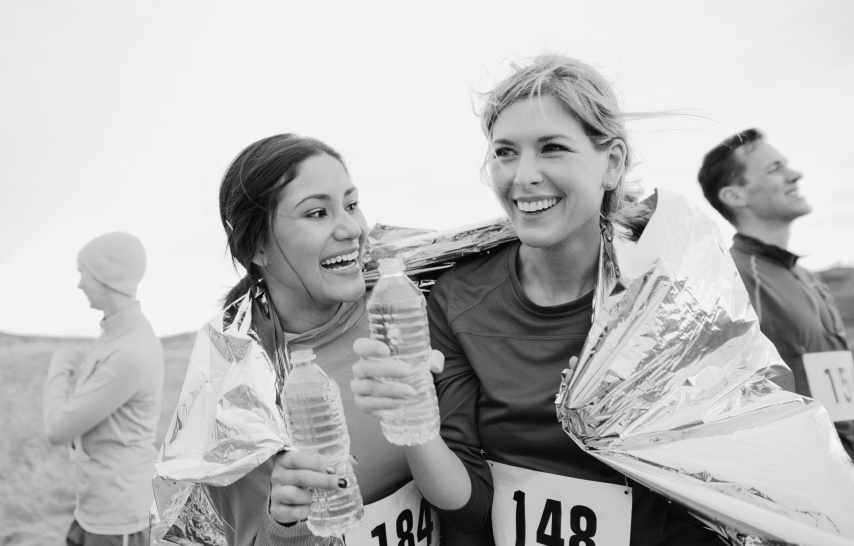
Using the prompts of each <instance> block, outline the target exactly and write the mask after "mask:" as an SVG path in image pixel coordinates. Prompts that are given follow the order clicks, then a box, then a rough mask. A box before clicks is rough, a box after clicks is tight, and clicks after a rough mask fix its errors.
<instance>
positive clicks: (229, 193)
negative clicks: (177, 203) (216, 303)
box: [219, 133, 347, 307]
mask: <svg viewBox="0 0 854 546" xmlns="http://www.w3.org/2000/svg"><path fill="white" fill-rule="evenodd" d="M321 154H327V155H330V156H332V157H334V158H335V159H337V160H338V161H340V162H341V165H343V166H344V169H345V170H346V169H347V166H346V165H345V164H344V159H343V158H342V157H341V155H340V154H339V153H338V152H336V151H335V150H333V149H332V148H331V147H329V146H327V145H326V144H324V143H323V142H321V141H319V140H316V139H313V138H308V137H303V136H299V135H295V134H292V133H286V134H282V135H274V136H271V137H267V138H264V139H261V140H259V141H258V142H255V143H253V144H250V145H249V146H247V147H246V148H245V149H244V150H243V151H242V152H240V153H239V154H238V155H237V157H235V158H234V161H232V162H231V165H229V166H228V169H226V171H225V174H224V175H223V177H222V183H221V184H220V187H219V215H220V218H221V220H222V226H223V228H224V229H225V233H226V235H227V236H228V250H229V252H230V253H231V260H232V262H233V263H234V264H235V267H236V266H237V264H240V265H241V266H243V268H244V269H245V270H246V275H245V276H244V277H243V278H242V279H240V281H239V282H238V283H237V284H236V285H235V286H234V287H233V288H232V289H231V290H229V291H228V294H226V295H225V297H224V298H223V300H222V303H223V307H227V306H228V305H229V304H231V303H232V302H234V301H235V300H237V299H238V298H240V297H241V296H243V294H245V293H246V291H247V290H249V288H250V287H251V286H253V285H255V284H258V283H259V282H260V281H261V280H262V279H261V272H260V270H259V269H258V266H256V265H255V264H254V263H252V259H253V258H254V257H255V255H256V254H257V253H258V251H259V250H260V248H261V246H262V245H263V244H264V243H265V242H266V241H267V239H268V238H269V237H270V228H271V226H272V219H273V214H274V213H275V212H276V207H277V206H278V203H279V195H280V193H281V191H282V189H283V188H284V187H285V186H286V185H287V184H289V183H290V182H291V181H292V180H293V179H294V178H296V177H297V176H298V175H299V168H300V166H301V165H302V163H303V162H304V161H305V160H306V159H309V158H311V157H314V156H317V155H321Z"/></svg>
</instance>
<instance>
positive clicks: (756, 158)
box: [735, 140, 812, 222]
mask: <svg viewBox="0 0 854 546" xmlns="http://www.w3.org/2000/svg"><path fill="white" fill-rule="evenodd" d="M735 155H736V157H737V158H738V160H739V161H741V162H742V163H743V165H744V174H743V176H742V179H743V181H744V185H743V186H741V189H742V191H743V195H744V205H745V207H746V208H748V209H749V210H750V212H751V213H752V214H753V215H754V216H756V217H757V218H759V219H761V220H765V221H770V222H791V221H792V220H794V219H795V218H798V217H800V216H803V215H805V214H809V213H810V212H812V206H811V205H810V204H809V203H807V201H806V199H805V198H804V197H803V196H802V195H801V193H800V187H799V185H798V181H799V180H800V179H801V176H802V175H801V173H799V172H798V171H796V170H794V169H791V168H789V164H788V161H787V160H786V158H785V157H783V155H782V154H780V152H778V151H777V150H776V149H775V148H774V147H773V146H771V145H770V144H768V143H767V142H765V140H759V141H757V142H756V143H755V145H753V146H742V147H740V148H738V149H737V150H736V151H735Z"/></svg>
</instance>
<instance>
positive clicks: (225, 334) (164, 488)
mask: <svg viewBox="0 0 854 546" xmlns="http://www.w3.org/2000/svg"><path fill="white" fill-rule="evenodd" d="M264 311H267V312H269V307H268V306H267V300H266V295H265V294H264V293H263V291H262V290H260V289H258V288H252V289H251V290H250V291H249V293H247V294H246V295H245V296H244V297H243V298H241V299H239V300H238V301H236V302H235V303H234V304H232V305H231V306H230V307H229V308H228V309H226V310H225V311H224V312H223V313H221V314H220V315H219V316H217V317H216V318H214V319H213V320H211V321H210V322H209V323H208V324H206V325H205V326H204V327H203V328H202V329H201V330H200V331H199V333H198V335H197V336H196V343H195V345H194V347H193V352H192V355H191V356H190V363H189V367H188V370H187V376H186V379H185V380H184V387H183V389H182V391H181V397H180V399H179V401H178V407H177V409H176V410H175V415H174V416H173V418H172V423H171V424H170V425H169V428H168V430H167V432H166V438H165V440H164V442H163V446H162V447H161V449H160V454H159V455H158V458H157V462H156V463H155V476H154V480H153V482H152V485H153V488H154V505H153V506H152V510H151V518H150V520H151V521H150V522H151V544H152V545H157V544H182V545H189V544H198V545H209V546H219V545H224V544H225V537H224V535H223V523H222V522H221V521H220V520H219V518H218V517H217V515H216V512H215V511H214V510H213V508H212V506H211V503H210V497H209V495H208V494H207V490H206V488H207V487H208V486H222V485H228V484H231V483H233V482H235V481H236V480H238V479H239V478H241V477H243V476H244V475H246V474H247V473H249V472H250V471H251V470H253V469H255V468H256V467H258V466H259V465H261V463H263V462H264V461H266V460H267V459H269V458H270V457H271V456H272V455H273V454H275V453H276V452H278V451H279V450H281V449H283V448H285V447H287V446H288V445H290V441H289V439H288V434H287V431H286V428H285V422H284V417H283V415H282V412H281V409H280V406H279V405H278V404H277V393H278V392H280V388H281V385H282V384H283V382H284V378H285V377H286V375H287V373H288V372H289V370H290V366H289V363H288V359H287V352H286V351H285V350H284V349H283V347H281V346H279V345H276V346H271V347H267V348H265V347H264V346H263V342H262V340H261V336H260V335H259V332H258V331H257V330H256V328H257V327H258V325H259V324H262V321H260V320H259V319H260V318H261V317H258V316H256V317H253V312H256V313H258V312H264ZM269 315H270V317H268V319H269V320H272V321H273V322H276V323H277V320H276V316H275V313H269Z"/></svg>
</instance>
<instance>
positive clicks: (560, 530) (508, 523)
mask: <svg viewBox="0 0 854 546" xmlns="http://www.w3.org/2000/svg"><path fill="white" fill-rule="evenodd" d="M489 468H490V469H491V470H492V481H493V483H494V484H495V494H494V497H493V500H492V532H493V534H494V535H495V544H496V546H534V545H536V544H544V545H546V546H628V545H629V535H630V532H631V524H632V490H631V488H629V487H626V486H624V485H614V484H610V483H601V482H592V481H588V480H579V479H576V478H567V477H564V476H556V475H554V474H546V473H544V472H536V471H534V470H526V469H524V468H518V467H515V466H508V465H505V464H501V463H496V462H492V461H489Z"/></svg>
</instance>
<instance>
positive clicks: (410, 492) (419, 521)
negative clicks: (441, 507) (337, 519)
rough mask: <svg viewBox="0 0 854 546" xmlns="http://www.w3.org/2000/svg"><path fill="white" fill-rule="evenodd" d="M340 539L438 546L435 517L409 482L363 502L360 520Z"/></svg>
mask: <svg viewBox="0 0 854 546" xmlns="http://www.w3.org/2000/svg"><path fill="white" fill-rule="evenodd" d="M344 539H345V542H346V544H347V546H439V518H438V517H437V516H436V514H435V513H434V512H433V510H432V509H431V508H430V505H429V504H427V501H426V500H424V498H423V497H422V496H421V492H420V491H419V490H418V487H417V486H416V485H415V482H409V483H408V484H406V485H404V486H403V487H401V488H400V489H398V490H397V491H396V492H395V493H394V494H392V495H390V496H388V497H386V498H384V499H382V500H379V501H377V502H374V503H371V504H369V505H367V506H365V516H364V517H363V518H362V523H361V524H359V526H358V527H356V528H355V529H353V530H352V531H350V532H349V533H347V534H346V535H345V536H344Z"/></svg>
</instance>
